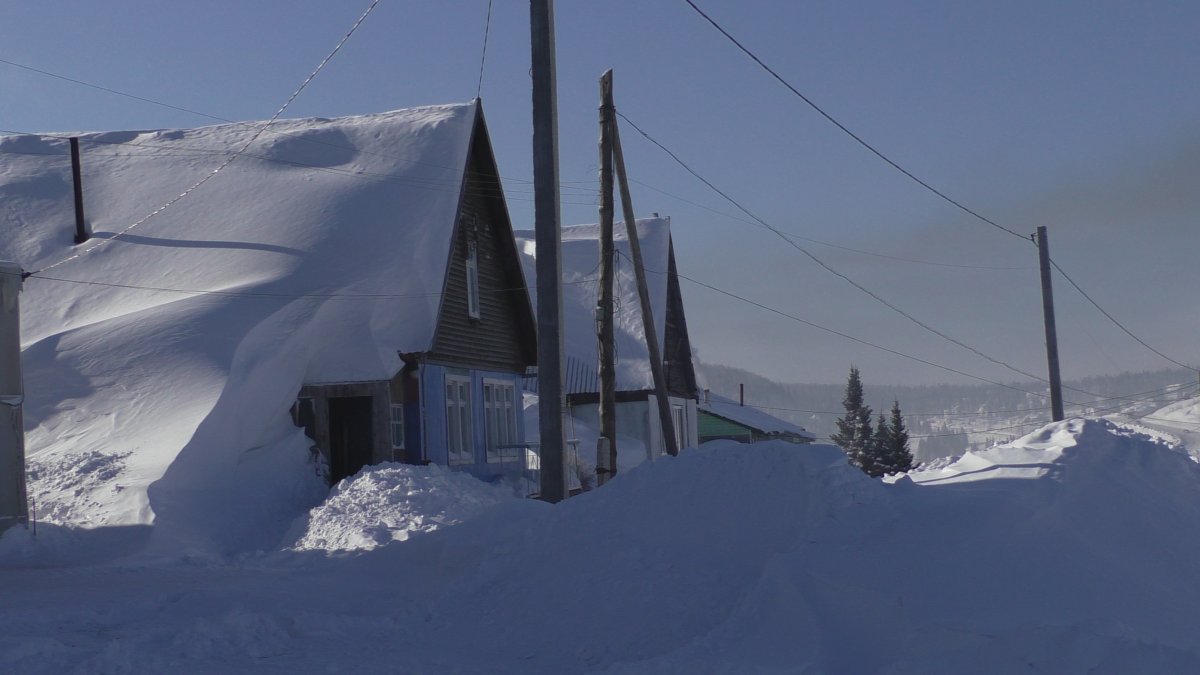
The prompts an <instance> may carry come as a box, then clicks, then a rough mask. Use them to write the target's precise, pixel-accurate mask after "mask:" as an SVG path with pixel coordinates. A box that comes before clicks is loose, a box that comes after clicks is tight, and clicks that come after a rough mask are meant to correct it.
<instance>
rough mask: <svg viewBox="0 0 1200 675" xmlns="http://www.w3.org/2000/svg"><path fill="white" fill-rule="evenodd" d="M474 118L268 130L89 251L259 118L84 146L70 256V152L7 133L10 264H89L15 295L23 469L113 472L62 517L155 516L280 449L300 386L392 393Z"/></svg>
mask: <svg viewBox="0 0 1200 675" xmlns="http://www.w3.org/2000/svg"><path fill="white" fill-rule="evenodd" d="M478 118H479V112H478V109H477V105H476V104H474V103H468V104H457V105H442V106H429V107H420V108H410V109H406V110H397V111H393V112H386V113H380V114H374V115H363V116H356V117H346V118H340V119H303V120H281V121H278V122H276V123H274V124H273V125H271V127H270V128H269V129H268V130H267V131H266V132H265V133H263V134H262V135H261V136H260V138H259V139H258V140H257V141H256V142H255V143H253V144H252V145H251V146H250V147H249V148H248V149H247V150H246V152H245V153H244V156H241V157H238V158H237V159H236V160H235V161H234V162H232V163H231V164H230V165H229V166H228V167H227V168H225V169H224V170H222V171H221V172H220V173H219V174H217V175H215V176H213V177H212V179H211V180H209V181H208V182H206V183H205V184H203V185H202V186H200V187H199V188H198V189H196V190H195V191H193V192H191V193H190V194H187V195H186V196H185V197H183V198H182V199H179V200H178V201H177V202H175V203H174V204H172V205H171V206H170V207H169V208H166V209H165V210H162V211H161V212H160V213H158V214H157V215H154V216H153V217H151V218H149V219H148V220H146V221H145V222H144V223H143V224H141V225H139V226H138V227H136V228H135V229H132V230H131V231H129V232H128V234H125V235H124V236H121V237H120V238H118V239H115V240H112V241H110V242H108V243H105V244H103V245H99V246H98V247H96V248H92V247H93V246H96V245H97V243H99V242H103V241H104V240H105V239H108V238H110V237H112V236H113V233H117V232H121V231H122V230H124V229H125V228H127V227H128V226H129V225H130V224H131V223H134V222H136V221H138V220H139V219H141V218H143V217H144V216H146V215H147V214H148V213H150V212H152V211H153V210H155V209H156V208H158V207H160V206H161V205H163V204H165V203H167V202H169V201H171V200H172V199H174V198H175V197H176V196H177V195H180V194H181V192H183V191H185V190H187V189H188V188H189V187H190V186H193V185H195V184H196V183H197V182H199V181H200V179H201V178H203V177H204V176H205V175H208V174H211V173H212V172H213V170H214V169H215V168H217V167H218V166H220V165H221V164H222V162H224V161H225V160H226V158H227V157H228V156H229V154H230V153H231V152H234V151H236V150H238V149H240V148H241V147H242V146H243V144H244V143H245V142H246V140H248V139H249V138H251V136H252V135H253V134H254V133H256V132H257V130H258V129H259V128H260V126H261V124H262V123H242V124H226V125H220V126H212V127H205V128H199V129H188V130H165V131H127V132H109V133H88V134H80V135H79V136H80V138H81V141H82V142H81V148H82V151H83V152H82V164H83V193H84V200H85V208H86V214H87V219H88V221H89V223H90V225H91V229H92V231H93V232H94V233H95V237H94V238H93V239H92V240H91V241H89V242H87V243H85V244H83V245H80V246H75V245H73V243H72V237H73V233H74V210H73V202H72V187H71V186H72V183H71V162H70V158H69V153H68V141H67V139H66V138H65V137H60V136H43V135H19V136H5V137H0V204H2V205H3V215H2V216H0V260H3V259H10V260H15V261H17V262H19V263H20V264H21V265H22V266H23V267H24V269H26V270H30V271H33V270H41V269H42V268H44V267H47V266H49V265H52V264H54V263H57V262H58V261H60V260H63V259H66V258H68V257H70V256H72V255H74V254H76V253H78V252H80V251H84V252H86V254H85V255H82V256H81V257H78V258H76V259H74V260H70V261H69V262H67V263H65V264H63V265H61V266H57V267H53V268H50V269H47V270H46V271H45V272H43V273H41V274H38V275H35V276H33V277H32V278H30V279H28V280H27V281H26V282H25V284H24V292H23V293H22V296H21V302H22V305H23V321H22V331H23V335H22V338H23V345H24V355H23V356H24V361H25V369H26V370H25V380H26V390H27V392H28V397H29V398H28V401H27V404H26V409H25V415H26V422H27V427H28V428H29V429H30V432H29V434H28V441H27V445H28V448H29V454H30V457H31V459H34V460H41V461H44V462H49V461H51V460H53V461H54V462H58V461H66V462H70V461H74V460H72V459H70V457H75V458H78V457H85V456H88V453H92V452H96V453H100V454H102V455H103V456H104V457H105V458H106V459H105V460H104V461H111V462H114V463H115V464H119V465H120V469H119V472H120V474H121V478H120V479H119V481H118V482H120V483H121V485H122V490H121V491H120V494H119V495H116V496H112V495H108V496H106V497H104V498H103V499H99V498H98V499H97V500H96V502H95V504H91V505H90V506H91V508H87V509H77V510H76V512H74V513H69V514H64V516H63V517H64V519H65V520H71V521H73V522H77V523H78V522H84V523H92V524H104V523H114V522H121V523H129V522H149V521H151V520H152V519H155V518H158V519H161V518H162V517H163V514H164V513H166V512H167V511H170V510H171V509H172V508H174V507H175V506H176V505H178V506H179V507H180V508H183V504H182V501H185V500H186V499H187V496H186V495H187V493H188V489H187V487H189V486H194V487H195V488H196V490H197V491H202V488H201V484H203V483H204V481H205V480H206V479H207V478H209V477H211V479H212V481H213V482H220V483H221V484H222V486H230V485H231V484H232V483H234V482H236V481H234V480H232V479H230V478H229V476H228V474H227V475H226V478H225V479H222V478H220V475H221V473H222V472H227V471H228V470H229V469H230V468H232V466H233V465H237V464H239V463H241V460H242V459H243V458H242V453H243V452H244V451H246V450H247V449H249V448H255V449H257V450H260V451H261V452H259V454H258V456H259V457H261V456H263V455H269V454H270V453H269V452H267V451H266V450H264V448H271V447H273V446H274V445H275V444H279V443H283V442H284V441H285V440H287V439H284V438H283V435H285V434H286V433H288V432H289V431H290V430H291V429H293V427H292V426H291V425H290V424H287V423H286V421H285V420H286V411H287V409H288V406H289V405H290V404H291V402H292V401H293V400H294V398H295V395H296V392H297V391H298V390H299V388H300V385H301V384H302V383H313V382H323V381H350V380H366V379H381V378H387V377H390V376H391V375H393V374H394V373H395V372H397V371H398V370H399V368H400V366H401V364H400V361H399V357H398V355H397V352H398V351H400V352H418V351H423V350H427V349H428V348H429V347H430V346H431V343H432V340H433V334H434V328H435V326H436V317H437V314H438V309H439V305H440V301H441V292H442V288H443V283H444V280H445V273H446V265H447V262H448V260H449V252H450V244H451V235H452V233H453V227H454V224H455V214H456V212H457V209H458V201H459V195H460V191H461V185H462V180H463V175H464V170H465V168H466V166H467V161H468V150H469V146H470V139H471V137H472V131H473V129H474V125H475V123H476V120H477V119H478ZM148 288H153V289H174V290H147V289H148ZM175 291H186V292H175ZM288 442H289V443H292V444H296V443H303V440H302V439H299V440H296V439H293V440H290V441H288ZM288 452H289V453H290V452H292V451H291V450H289V451H288ZM251 454H253V453H251ZM304 454H306V453H304V452H303V449H301V451H300V455H302V456H303V455H304ZM68 455H69V456H70V457H68ZM287 456H289V457H290V456H291V455H290V454H289V455H287ZM283 464H286V461H285V462H283ZM283 464H281V465H280V466H277V467H275V469H276V470H277V471H286V467H284V466H283ZM155 481H158V483H159V484H160V485H161V486H163V490H162V491H161V493H160V495H159V497H158V498H157V503H154V502H156V498H155V497H154V495H151V498H150V499H149V502H151V503H150V504H148V503H147V501H148V500H147V497H146V486H147V485H149V484H151V483H154V482H155ZM168 486H169V489H168ZM208 487H211V486H208ZM243 487H245V486H243ZM96 489H97V490H102V489H111V485H108V486H99V487H96ZM230 489H232V488H230ZM255 489H258V488H255ZM289 489H294V486H292V488H289ZM219 492H220V491H219V490H216V491H212V492H211V493H210V494H209V495H208V497H207V498H206V499H205V501H207V502H208V503H210V504H211V503H214V502H219V501H220V499H221V496H220V494H219ZM43 497H47V498H50V499H52V497H50V496H48V495H43ZM75 503H77V504H88V501H87V500H86V499H76V500H75ZM193 506H195V507H196V508H200V506H199V504H196V505H193Z"/></svg>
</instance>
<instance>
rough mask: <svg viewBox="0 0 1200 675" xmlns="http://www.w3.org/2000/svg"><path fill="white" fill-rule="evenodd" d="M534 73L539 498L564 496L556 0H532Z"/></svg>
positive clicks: (555, 498) (553, 500)
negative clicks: (555, 59)
mask: <svg viewBox="0 0 1200 675" xmlns="http://www.w3.org/2000/svg"><path fill="white" fill-rule="evenodd" d="M529 30H530V42H531V46H532V63H531V68H530V72H531V75H532V77H533V204H534V218H533V222H534V241H535V243H536V245H537V259H536V267H537V297H538V303H537V327H538V410H539V415H538V418H539V423H538V430H539V432H540V435H541V463H540V467H541V499H543V500H545V501H548V502H551V503H554V502H560V501H562V500H563V499H565V498H566V496H567V476H566V462H565V461H563V460H564V457H563V445H564V443H563V410H564V408H565V405H564V403H565V400H564V398H563V386H562V371H563V341H562V286H561V285H560V284H561V282H562V261H561V254H562V232H561V229H560V227H559V220H560V218H561V214H562V211H561V204H560V202H559V193H558V91H557V83H556V73H555V64H554V0H530V2H529Z"/></svg>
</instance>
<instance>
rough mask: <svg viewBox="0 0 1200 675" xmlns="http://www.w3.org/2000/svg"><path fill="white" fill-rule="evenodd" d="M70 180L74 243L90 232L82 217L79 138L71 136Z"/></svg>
mask: <svg viewBox="0 0 1200 675" xmlns="http://www.w3.org/2000/svg"><path fill="white" fill-rule="evenodd" d="M71 182H72V183H73V184H74V186H75V243H76V244H82V243H83V242H85V241H87V240H88V238H89V237H91V235H90V234H88V231H87V223H86V221H85V220H84V218H83V171H82V168H81V165H80V161H79V138H77V137H75V136H72V137H71Z"/></svg>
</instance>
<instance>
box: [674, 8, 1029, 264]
mask: <svg viewBox="0 0 1200 675" xmlns="http://www.w3.org/2000/svg"><path fill="white" fill-rule="evenodd" d="M684 2H686V3H687V4H688V5H689V6H690V7H691V8H692V9H694V10H696V13H697V14H699V15H700V16H702V17H704V20H705V21H708V23H710V24H712V27H713V28H716V29H717V31H719V32H720V33H721V35H724V36H725V37H726V38H728V39H729V41H730V42H732V43H733V44H734V45H736V46H737V48H738V49H740V50H742V52H744V53H745V54H746V56H749V57H750V58H751V59H752V60H753V61H754V62H755V63H757V64H758V65H759V66H760V67H762V69H763V70H765V71H767V72H768V73H770V75H771V77H774V78H775V79H776V80H778V81H779V83H780V84H782V85H783V86H785V87H787V88H788V89H789V90H790V91H791V92H792V93H793V94H795V95H796V96H798V97H799V98H800V100H801V101H804V102H805V103H807V104H808V107H810V108H812V109H813V110H815V111H817V112H818V113H820V115H821V116H822V117H824V118H825V119H827V120H829V121H830V122H832V123H833V125H834V126H836V127H837V128H838V129H841V130H842V131H843V132H844V133H845V134H846V135H847V136H849V137H850V138H852V139H854V140H855V141H857V142H858V144H859V145H861V146H863V147H864V148H866V149H867V150H870V151H871V152H872V153H873V154H874V155H875V156H876V157H878V158H879V159H882V160H883V161H885V162H887V163H888V164H889V165H890V166H891V167H892V168H894V169H896V170H897V171H899V172H900V173H902V174H904V175H905V176H908V177H909V178H911V179H912V180H913V181H914V182H916V183H917V184H918V185H920V186H921V187H923V188H925V189H926V190H929V191H930V192H932V193H933V194H935V195H937V196H938V197H941V198H942V199H943V200H944V201H946V202H947V203H949V204H952V205H953V206H955V207H957V208H958V209H959V210H961V211H963V212H965V213H967V214H970V215H971V216H973V217H975V218H976V219H978V220H980V221H981V222H984V223H987V224H988V225H991V226H992V227H994V228H996V229H998V230H1002V231H1004V232H1007V233H1008V234H1011V235H1012V236H1014V237H1017V238H1018V239H1021V240H1022V241H1028V240H1027V239H1026V238H1025V235H1023V234H1019V233H1017V232H1015V231H1013V230H1010V229H1008V228H1007V227H1005V226H1003V225H1001V224H1000V223H997V222H995V221H994V220H991V219H989V218H985V217H984V216H982V215H980V214H979V213H978V212H976V211H973V210H971V209H969V208H967V207H966V206H965V205H963V204H962V203H961V202H958V201H955V200H954V199H952V198H951V197H950V196H949V195H947V194H946V193H944V192H942V191H941V190H938V189H937V188H935V187H933V186H932V185H930V184H929V183H926V182H925V181H923V180H921V179H920V178H917V176H916V175H914V174H913V173H912V172H911V171H909V170H908V169H905V168H904V167H902V166H900V165H899V164H897V163H896V162H895V161H893V160H892V159H891V158H890V157H888V156H887V155H885V154H883V153H882V152H880V151H879V150H878V149H876V148H875V146H873V145H871V144H870V143H868V142H866V141H865V140H863V138H862V137H861V136H859V135H858V134H856V133H854V132H853V131H851V130H850V129H849V128H848V127H846V125H844V124H842V123H841V122H839V121H837V120H836V119H834V117H833V116H832V115H830V114H829V113H827V112H825V111H824V110H823V109H822V108H821V107H820V106H818V105H817V104H816V103H814V102H813V101H812V99H810V98H808V97H807V96H805V95H804V94H802V93H800V90H798V89H796V88H795V87H793V86H792V85H791V84H790V83H789V82H788V81H787V80H785V79H783V77H782V76H780V75H779V73H777V72H775V71H774V70H773V69H772V68H771V67H770V66H768V65H767V64H766V63H763V61H762V59H760V58H758V56H756V55H755V54H754V52H752V51H750V50H749V49H747V48H746V47H745V46H744V45H743V44H742V43H741V42H738V40H737V38H735V37H733V36H732V35H730V34H729V31H727V30H725V29H724V28H722V27H721V25H720V24H718V23H717V22H716V21H714V20H713V19H712V17H710V16H709V15H707V14H705V13H704V10H702V9H700V8H699V7H697V6H696V3H694V2H692V0H684Z"/></svg>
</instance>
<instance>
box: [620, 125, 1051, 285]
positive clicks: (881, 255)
mask: <svg viewBox="0 0 1200 675" xmlns="http://www.w3.org/2000/svg"><path fill="white" fill-rule="evenodd" d="M626 121H628V119H627V120H626ZM631 124H632V123H631ZM629 181H630V182H631V183H637V184H638V185H641V186H642V187H644V188H646V189H648V190H653V191H654V192H657V193H659V194H662V195H666V196H667V197H670V198H671V199H676V200H678V201H681V202H683V203H684V204H691V205H692V206H695V207H697V208H700V209H704V210H705V211H709V212H711V213H715V214H717V215H718V216H722V217H724V218H728V219H730V220H736V221H737V222H739V223H746V224H747V225H756V224H757V223H755V222H754V221H752V220H749V219H746V218H739V217H738V216H735V215H733V214H730V213H725V212H724V211H720V210H718V209H714V208H712V207H710V206H706V205H704V204H701V203H700V202H695V201H692V200H690V199H687V198H685V197H680V196H679V195H676V194H672V193H670V192H667V191H666V190H663V189H661V188H657V187H654V186H653V185H650V184H649V183H645V182H642V181H640V180H637V179H636V178H630V179H629ZM786 234H787V236H789V237H792V238H795V239H800V240H802V241H808V242H812V243H814V244H820V245H821V246H828V247H829V248H836V249H838V250H841V251H849V252H851V253H858V254H860V255H868V256H872V257H875V258H883V259H885V260H896V261H899V262H906V263H916V264H918V265H932V266H935V267H952V268H957V269H967V270H1022V271H1029V270H1035V269H1037V268H1036V267H1000V266H993V265H963V264H960V263H944V262H934V261H932V260H917V259H915V258H903V257H900V256H894V255H888V254H886V253H875V252H873V251H864V250H862V249H857V248H852V247H850V246H843V245H841V244H834V243H832V242H828V241H822V240H820V239H813V238H811V237H805V236H802V235H799V234H795V233H792V232H788V233H786Z"/></svg>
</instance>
